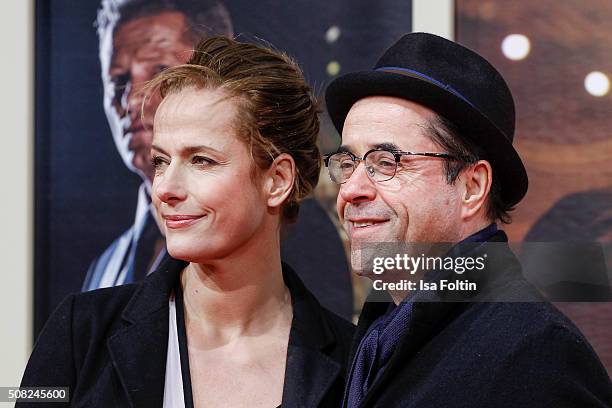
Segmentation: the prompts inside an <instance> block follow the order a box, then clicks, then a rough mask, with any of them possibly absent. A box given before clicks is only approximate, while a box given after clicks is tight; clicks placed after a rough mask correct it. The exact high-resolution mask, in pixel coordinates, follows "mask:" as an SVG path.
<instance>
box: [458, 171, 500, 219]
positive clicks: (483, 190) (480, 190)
mask: <svg viewBox="0 0 612 408" xmlns="http://www.w3.org/2000/svg"><path fill="white" fill-rule="evenodd" d="M460 180H461V181H460V182H461V187H462V188H461V191H462V194H463V197H461V218H463V219H464V220H468V219H471V218H473V217H474V215H476V214H478V213H480V212H481V211H485V212H486V206H487V200H488V197H489V192H490V191H491V183H492V182H493V169H492V168H491V164H490V163H489V162H488V161H486V160H479V161H478V162H476V163H475V164H472V165H470V167H469V168H468V169H467V170H464V172H463V174H462V177H460ZM458 181H459V180H458Z"/></svg>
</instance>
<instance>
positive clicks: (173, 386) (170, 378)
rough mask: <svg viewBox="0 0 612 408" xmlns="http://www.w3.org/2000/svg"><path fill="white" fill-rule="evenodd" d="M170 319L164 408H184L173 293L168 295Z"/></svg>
mask: <svg viewBox="0 0 612 408" xmlns="http://www.w3.org/2000/svg"><path fill="white" fill-rule="evenodd" d="M169 307H170V313H169V314H170V318H169V319H168V354H167V356H166V381H165V383H164V408H185V395H184V394H183V374H182V372H181V353H180V351H179V339H178V330H177V325H176V303H175V301H174V293H173V294H171V295H170V302H169Z"/></svg>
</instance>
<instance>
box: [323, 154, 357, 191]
mask: <svg viewBox="0 0 612 408" xmlns="http://www.w3.org/2000/svg"><path fill="white" fill-rule="evenodd" d="M327 167H328V169H329V176H330V178H331V179H332V181H333V182H334V183H338V184H342V183H344V182H345V181H346V180H348V179H349V177H351V174H353V171H354V170H355V162H353V158H352V157H351V156H349V155H348V154H346V153H336V154H334V155H332V156H330V158H329V163H328V166H327Z"/></svg>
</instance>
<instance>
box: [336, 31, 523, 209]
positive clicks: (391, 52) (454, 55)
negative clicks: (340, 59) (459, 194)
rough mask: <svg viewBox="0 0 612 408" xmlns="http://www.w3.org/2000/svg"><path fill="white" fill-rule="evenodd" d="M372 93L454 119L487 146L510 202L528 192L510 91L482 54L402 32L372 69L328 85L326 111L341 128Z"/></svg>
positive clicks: (432, 37) (433, 37)
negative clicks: (514, 144) (356, 105)
mask: <svg viewBox="0 0 612 408" xmlns="http://www.w3.org/2000/svg"><path fill="white" fill-rule="evenodd" d="M374 95H380V96H394V97H398V98H402V99H408V100H411V101H414V102H417V103H419V104H421V105H424V106H426V107H428V108H429V109H431V110H433V111H434V112H436V113H438V114H439V115H441V116H443V117H445V118H446V119H448V120H450V121H451V122H452V123H453V124H454V125H455V126H457V127H458V129H459V130H460V131H461V133H462V135H463V136H464V137H466V138H469V139H471V140H472V141H473V142H474V143H475V144H476V145H478V146H480V147H481V148H482V149H484V151H485V152H486V154H487V157H486V158H487V160H488V161H489V162H490V163H491V166H492V167H493V172H494V177H499V180H500V184H501V190H502V193H501V194H502V199H503V200H504V201H505V202H506V203H507V204H509V205H514V204H516V203H518V202H519V201H520V200H521V199H522V198H523V196H524V195H525V193H526V192H527V184H528V181H527V172H526V171H525V167H524V166H523V163H522V162H521V159H520V157H519V155H518V153H517V152H516V150H514V148H513V147H512V140H513V138H514V120H515V113H514V101H513V99H512V94H511V93H510V90H509V89H508V85H506V82H505V81H504V79H503V78H502V76H501V75H500V74H499V72H497V70H496V69H495V68H494V67H493V66H492V65H491V64H490V63H489V62H488V61H487V60H485V59H484V58H483V57H481V56H480V55H478V54H476V53H475V52H473V51H471V50H469V49H467V48H465V47H463V46H461V45H459V44H457V43H455V42H452V41H449V40H446V39H444V38H442V37H438V36H437V35H433V34H428V33H410V34H406V35H404V36H403V37H402V38H401V39H400V40H399V41H397V42H396V43H395V44H394V45H392V46H391V48H389V49H388V50H387V51H386V52H385V54H384V55H383V56H382V57H381V58H380V59H379V60H378V62H377V63H376V66H375V67H374V69H373V70H371V71H362V72H354V73H349V74H345V75H343V76H340V77H338V78H336V79H335V80H334V81H333V82H332V83H331V84H330V85H329V86H328V88H327V91H326V95H325V99H326V104H327V110H328V112H329V115H330V117H331V119H332V121H333V123H334V126H335V127H336V129H337V130H338V132H340V133H342V127H343V125H344V119H345V118H346V115H347V114H348V112H349V110H350V109H351V106H352V105H353V104H354V103H355V102H357V101H358V100H359V99H362V98H365V97H367V96H374Z"/></svg>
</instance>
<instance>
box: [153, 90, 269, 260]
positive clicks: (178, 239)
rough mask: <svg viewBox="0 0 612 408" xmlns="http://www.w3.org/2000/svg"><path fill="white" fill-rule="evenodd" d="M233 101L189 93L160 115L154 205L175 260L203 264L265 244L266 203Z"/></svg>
mask: <svg viewBox="0 0 612 408" xmlns="http://www.w3.org/2000/svg"><path fill="white" fill-rule="evenodd" d="M236 104H237V101H236V99H235V98H227V94H226V93H225V92H223V91H221V90H218V89H217V90H211V89H195V88H186V89H184V90H182V91H180V92H178V93H173V94H170V95H167V96H166V97H165V98H164V100H163V102H162V103H161V105H160V106H159V108H158V109H157V112H156V114H155V120H154V125H153V144H152V148H151V156H152V161H153V165H154V167H155V176H154V179H153V197H152V199H153V204H154V205H155V208H156V210H157V213H158V215H159V219H160V220H161V222H162V227H163V228H164V230H165V235H166V242H167V247H168V252H169V253H170V255H172V256H173V257H174V258H178V259H183V260H186V261H189V262H198V263H205V262H206V261H212V260H218V259H221V258H224V257H226V256H227V255H229V254H232V253H234V252H236V251H239V250H240V249H241V248H242V247H244V246H245V245H247V244H248V243H253V242H257V241H253V240H254V239H255V240H261V239H265V238H266V237H265V236H263V235H265V232H264V231H265V230H266V229H265V228H264V223H265V222H266V211H267V207H266V198H265V195H264V193H263V187H262V182H261V180H260V177H258V176H255V177H253V176H252V174H253V171H254V170H253V166H254V164H253V161H252V158H251V155H250V153H249V150H248V148H247V146H246V145H245V143H244V142H242V141H240V140H239V139H238V137H237V135H236V130H235V127H236V126H235V122H236V113H237V106H236Z"/></svg>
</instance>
